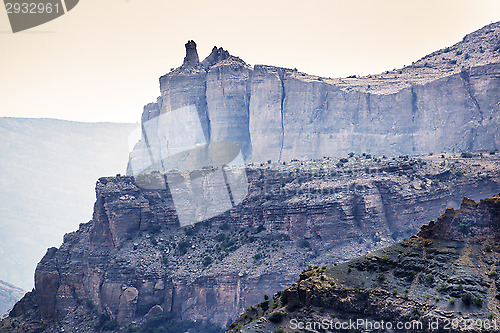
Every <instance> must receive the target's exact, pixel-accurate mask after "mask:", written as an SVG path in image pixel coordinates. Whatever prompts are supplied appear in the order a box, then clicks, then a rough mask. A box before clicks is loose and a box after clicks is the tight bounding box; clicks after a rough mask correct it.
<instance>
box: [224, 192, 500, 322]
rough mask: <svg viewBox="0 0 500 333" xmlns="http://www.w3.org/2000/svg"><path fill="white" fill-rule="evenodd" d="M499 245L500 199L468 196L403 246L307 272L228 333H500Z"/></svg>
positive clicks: (245, 314) (498, 197) (310, 269)
mask: <svg viewBox="0 0 500 333" xmlns="http://www.w3.org/2000/svg"><path fill="white" fill-rule="evenodd" d="M499 244H500V194H498V195H495V196H493V197H491V198H488V199H485V200H481V201H480V202H479V203H477V202H474V201H473V200H471V199H468V198H464V199H463V201H462V204H461V206H460V209H459V210H453V209H451V208H450V209H447V210H446V212H445V213H444V214H443V215H442V216H441V217H439V218H438V219H437V220H436V221H431V222H430V223H429V224H428V225H425V226H423V227H422V228H421V231H420V232H419V233H418V234H417V235H414V236H411V237H410V238H409V239H407V240H405V241H404V242H402V243H399V244H396V245H393V246H390V247H387V248H384V249H381V250H378V251H375V252H372V253H369V254H367V255H365V256H362V257H360V258H357V259H354V260H351V261H349V262H346V263H343V264H340V265H335V266H329V267H321V268H320V267H318V266H314V267H312V266H310V267H309V268H308V269H306V270H305V271H304V272H302V274H301V275H300V279H299V281H297V282H296V283H295V284H294V285H293V286H291V287H290V288H288V289H286V290H285V291H283V292H279V293H277V294H275V295H274V296H273V297H272V298H271V299H270V300H268V301H265V302H263V303H260V304H259V305H257V306H253V307H251V308H249V309H248V310H246V312H245V313H244V314H243V315H242V316H241V317H240V318H239V319H238V320H237V321H236V322H235V323H234V324H232V325H231V326H230V327H231V328H230V329H229V332H277V331H278V330H279V331H280V332H298V331H299V329H304V328H305V327H306V328H309V329H308V330H311V329H313V330H314V331H315V332H331V331H333V330H334V329H335V328H340V327H343V326H342V325H347V326H344V327H349V328H352V329H354V330H356V331H357V332H372V331H373V327H377V325H378V330H377V332H449V331H450V330H451V331H452V332H461V331H468V332H498V330H499V327H498V321H499V319H500V312H499V307H498V302H499V299H500V293H499V291H500V280H499V278H498V265H499V261H498V256H499V253H500V247H499ZM352 323H355V324H354V325H353V324H352ZM382 323H383V324H382ZM374 325H375V326H374ZM398 325H399V326H398ZM370 328H372V329H370Z"/></svg>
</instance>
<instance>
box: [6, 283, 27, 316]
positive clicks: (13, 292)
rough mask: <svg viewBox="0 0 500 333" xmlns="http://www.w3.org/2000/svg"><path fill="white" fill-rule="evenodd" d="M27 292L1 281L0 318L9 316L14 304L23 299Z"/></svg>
mask: <svg viewBox="0 0 500 333" xmlns="http://www.w3.org/2000/svg"><path fill="white" fill-rule="evenodd" d="M24 293H25V291H23V290H22V289H21V288H18V287H15V286H13V285H11V284H9V283H6V282H3V281H0V318H3V315H4V314H7V311H9V310H10V309H11V308H12V307H13V306H14V304H16V302H17V301H18V300H20V299H21V297H23V295H24Z"/></svg>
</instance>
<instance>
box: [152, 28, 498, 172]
mask: <svg viewBox="0 0 500 333" xmlns="http://www.w3.org/2000/svg"><path fill="white" fill-rule="evenodd" d="M160 92H161V95H160V97H158V99H157V101H156V102H154V103H150V104H148V105H146V106H145V107H144V112H143V115H142V123H143V126H144V127H145V128H146V131H151V132H158V133H160V134H161V135H163V138H164V140H167V141H169V143H170V144H171V143H172V142H174V144H175V141H176V140H178V135H177V134H176V133H177V132H176V127H177V123H175V122H173V123H170V124H171V125H169V122H162V121H161V117H159V116H161V115H167V114H169V113H172V112H175V111H177V110H179V112H182V113H185V112H184V111H180V110H183V108H185V107H194V108H195V109H196V112H197V115H198V117H199V121H200V122H201V129H200V132H201V134H202V136H204V140H205V141H206V142H234V143H237V144H238V145H239V146H240V148H241V151H242V153H243V157H244V158H245V160H246V161H247V162H265V161H267V160H272V161H290V160H292V159H314V158H322V157H323V156H336V157H340V156H345V155H347V154H348V153H349V152H355V153H363V152H364V153H369V154H376V155H387V156H397V155H406V154H427V153H440V152H443V151H448V152H460V151H468V150H481V149H483V150H489V149H499V148H500V134H499V133H500V132H499V131H498V128H499V127H500V105H499V104H498V101H499V100H500V22H497V23H492V24H490V25H487V26H485V27H484V28H482V29H480V30H477V31H475V32H473V33H471V34H469V35H467V36H465V37H464V38H463V40H462V41H460V42H458V43H457V44H455V45H453V46H450V47H446V48H444V49H441V50H439V51H436V52H434V53H432V54H430V55H428V56H425V57H424V58H422V59H420V60H418V61H416V62H414V63H412V64H411V65H410V66H407V67H404V68H401V69H395V70H392V71H387V72H385V73H382V74H377V75H368V76H363V77H355V76H352V77H349V78H334V79H332V78H323V77H318V76H312V75H308V74H306V73H301V72H299V71H297V70H296V69H287V68H281V67H274V66H267V65H255V66H253V67H252V66H250V65H248V64H247V63H245V62H244V61H243V60H242V59H240V58H238V57H235V56H232V55H230V54H229V52H227V51H226V50H224V49H222V48H217V47H214V48H213V50H212V52H211V54H210V55H209V56H208V57H207V58H206V59H205V60H203V61H201V62H200V61H199V58H198V53H197V50H196V43H195V42H194V41H189V42H188V43H187V44H186V57H185V59H184V63H183V65H182V66H180V67H179V68H176V69H174V70H173V71H171V72H170V73H168V74H166V75H164V76H162V77H161V78H160ZM158 118H160V120H158ZM189 129H190V130H193V127H192V126H191V127H189ZM160 134H158V136H159V135H160ZM159 144H160V143H156V144H153V143H151V145H153V146H155V145H159ZM167 146H168V144H167Z"/></svg>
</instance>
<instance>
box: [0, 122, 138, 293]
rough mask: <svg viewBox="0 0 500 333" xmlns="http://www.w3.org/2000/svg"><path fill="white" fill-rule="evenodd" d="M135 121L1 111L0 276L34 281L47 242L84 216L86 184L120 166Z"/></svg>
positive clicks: (89, 196) (88, 199)
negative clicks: (23, 115)
mask: <svg viewBox="0 0 500 333" xmlns="http://www.w3.org/2000/svg"><path fill="white" fill-rule="evenodd" d="M135 126H136V125H134V124H118V123H81V122H72V121H65V120H57V119H32V118H0V141H1V145H0V156H2V158H0V171H1V172H0V253H1V255H0V267H1V269H0V279H1V280H4V281H7V282H9V283H12V284H14V285H17V286H20V287H22V288H23V289H24V290H31V289H32V288H33V274H34V270H35V266H36V263H37V262H38V261H39V260H40V258H41V257H42V256H43V254H44V253H45V250H46V248H47V247H50V246H54V245H59V244H60V243H61V241H62V236H63V235H64V234H65V233H66V232H68V231H69V230H72V229H75V228H77V227H78V224H79V223H81V222H83V221H86V220H89V219H90V218H91V210H92V205H93V201H94V199H95V195H94V191H93V188H94V186H95V183H96V181H97V179H98V178H99V177H100V176H102V175H103V174H104V175H106V174H107V175H115V174H116V173H123V172H124V171H125V166H126V163H127V159H128V136H129V133H130V132H131V131H132V129H133V128H135Z"/></svg>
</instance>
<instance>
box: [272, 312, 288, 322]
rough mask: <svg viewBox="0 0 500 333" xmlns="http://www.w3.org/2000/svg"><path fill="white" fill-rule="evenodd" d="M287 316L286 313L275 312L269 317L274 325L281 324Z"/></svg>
mask: <svg viewBox="0 0 500 333" xmlns="http://www.w3.org/2000/svg"><path fill="white" fill-rule="evenodd" d="M285 316H286V313H284V312H279V311H278V312H273V313H271V314H270V315H269V321H270V322H272V323H275V324H277V323H280V322H281V321H282V320H283V318H284V317H285Z"/></svg>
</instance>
